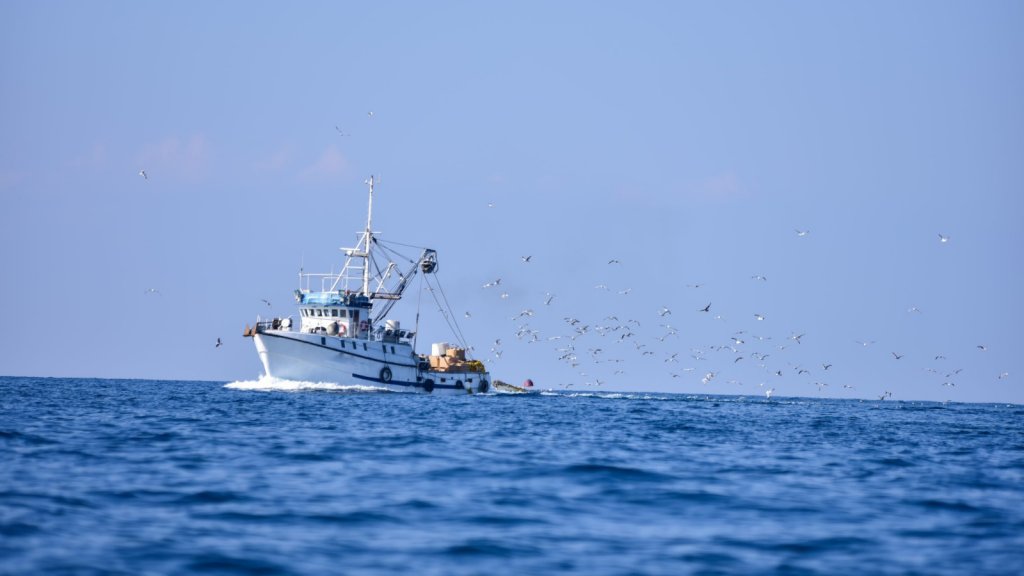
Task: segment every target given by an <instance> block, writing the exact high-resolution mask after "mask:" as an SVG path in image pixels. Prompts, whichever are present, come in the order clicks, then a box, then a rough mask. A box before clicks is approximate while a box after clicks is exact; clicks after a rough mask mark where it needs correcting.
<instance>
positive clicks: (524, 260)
mask: <svg viewBox="0 0 1024 576" xmlns="http://www.w3.org/2000/svg"><path fill="white" fill-rule="evenodd" d="M520 258H522V259H523V264H527V263H529V262H530V258H533V255H532V254H531V255H529V256H520Z"/></svg>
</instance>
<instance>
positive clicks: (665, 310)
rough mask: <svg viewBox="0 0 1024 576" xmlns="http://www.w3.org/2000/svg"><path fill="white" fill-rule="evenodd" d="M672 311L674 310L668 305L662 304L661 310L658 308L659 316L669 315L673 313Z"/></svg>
mask: <svg viewBox="0 0 1024 576" xmlns="http://www.w3.org/2000/svg"><path fill="white" fill-rule="evenodd" d="M671 313H672V311H671V310H669V309H668V308H667V307H665V306H662V307H661V310H658V316H667V315H669V314H671Z"/></svg>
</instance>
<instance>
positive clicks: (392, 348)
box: [391, 346, 395, 354]
mask: <svg viewBox="0 0 1024 576" xmlns="http://www.w3.org/2000/svg"><path fill="white" fill-rule="evenodd" d="M391 353H392V354H394V353H395V347H394V346H392V347H391Z"/></svg>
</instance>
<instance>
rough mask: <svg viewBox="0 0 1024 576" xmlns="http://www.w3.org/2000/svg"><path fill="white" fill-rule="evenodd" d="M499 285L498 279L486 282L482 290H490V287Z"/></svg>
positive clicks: (499, 280) (499, 279)
mask: <svg viewBox="0 0 1024 576" xmlns="http://www.w3.org/2000/svg"><path fill="white" fill-rule="evenodd" d="M499 284H501V278H498V279H497V280H495V281H494V282H488V283H487V284H484V285H483V288H490V287H492V286H498V285H499Z"/></svg>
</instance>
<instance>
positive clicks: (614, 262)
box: [608, 258, 622, 264]
mask: <svg viewBox="0 0 1024 576" xmlns="http://www.w3.org/2000/svg"><path fill="white" fill-rule="evenodd" d="M608 263H609V264H622V262H619V261H618V260H616V259H615V258H612V259H611V260H609V261H608Z"/></svg>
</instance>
